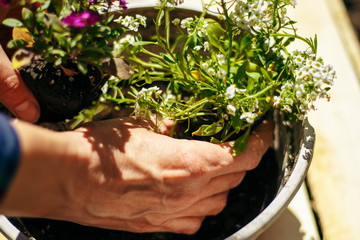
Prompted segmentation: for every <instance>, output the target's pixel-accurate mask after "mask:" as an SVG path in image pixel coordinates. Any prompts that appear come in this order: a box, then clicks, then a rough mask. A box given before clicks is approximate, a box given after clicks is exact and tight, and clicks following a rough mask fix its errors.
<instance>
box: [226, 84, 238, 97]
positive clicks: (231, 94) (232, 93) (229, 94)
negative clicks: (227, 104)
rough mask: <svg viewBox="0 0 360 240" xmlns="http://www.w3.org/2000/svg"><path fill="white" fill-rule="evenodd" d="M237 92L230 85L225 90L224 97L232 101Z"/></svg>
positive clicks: (236, 89)
mask: <svg viewBox="0 0 360 240" xmlns="http://www.w3.org/2000/svg"><path fill="white" fill-rule="evenodd" d="M238 91H239V89H238V88H237V87H236V86H235V85H234V84H231V85H230V86H229V87H228V88H227V89H226V92H225V96H226V97H227V98H229V99H233V98H234V97H235V95H236V93H237V92H238Z"/></svg>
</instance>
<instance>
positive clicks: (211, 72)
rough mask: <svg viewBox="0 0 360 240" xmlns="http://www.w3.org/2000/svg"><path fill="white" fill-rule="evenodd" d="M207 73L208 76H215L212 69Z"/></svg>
mask: <svg viewBox="0 0 360 240" xmlns="http://www.w3.org/2000/svg"><path fill="white" fill-rule="evenodd" d="M207 72H208V74H209V75H210V76H214V75H215V70H214V69H213V68H209V69H208V71H207Z"/></svg>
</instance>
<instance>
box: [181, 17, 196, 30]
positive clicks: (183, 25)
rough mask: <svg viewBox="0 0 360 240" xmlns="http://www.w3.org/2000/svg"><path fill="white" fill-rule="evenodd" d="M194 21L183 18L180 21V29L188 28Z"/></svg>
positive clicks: (189, 18) (190, 18)
mask: <svg viewBox="0 0 360 240" xmlns="http://www.w3.org/2000/svg"><path fill="white" fill-rule="evenodd" d="M193 21H194V19H193V18H192V17H188V18H185V19H183V20H181V25H180V26H181V28H189V27H191V23H192V22H193Z"/></svg>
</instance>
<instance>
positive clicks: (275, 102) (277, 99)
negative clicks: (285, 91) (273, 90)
mask: <svg viewBox="0 0 360 240" xmlns="http://www.w3.org/2000/svg"><path fill="white" fill-rule="evenodd" d="M280 101H281V97H279V96H274V98H273V106H274V107H275V108H278V107H279V106H280Z"/></svg>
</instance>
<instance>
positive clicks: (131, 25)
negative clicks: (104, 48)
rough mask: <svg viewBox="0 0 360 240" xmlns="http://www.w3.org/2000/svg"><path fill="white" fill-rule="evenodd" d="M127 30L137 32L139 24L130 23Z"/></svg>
mask: <svg viewBox="0 0 360 240" xmlns="http://www.w3.org/2000/svg"><path fill="white" fill-rule="evenodd" d="M129 30H131V31H134V32H137V31H138V30H139V23H138V22H136V21H131V23H130V25H129Z"/></svg>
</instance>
